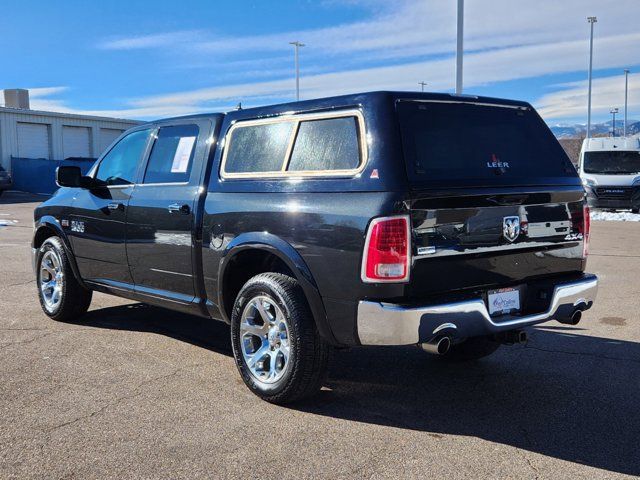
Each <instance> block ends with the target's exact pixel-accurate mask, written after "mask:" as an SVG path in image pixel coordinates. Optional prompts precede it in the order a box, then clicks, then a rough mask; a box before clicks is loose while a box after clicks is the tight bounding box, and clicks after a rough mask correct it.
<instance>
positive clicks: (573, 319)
mask: <svg viewBox="0 0 640 480" xmlns="http://www.w3.org/2000/svg"><path fill="white" fill-rule="evenodd" d="M580 320H582V310H580V309H579V308H577V309H576V310H574V312H573V313H572V314H571V316H570V317H564V318H560V319H558V321H559V322H560V323H564V324H565V325H577V324H578V323H580Z"/></svg>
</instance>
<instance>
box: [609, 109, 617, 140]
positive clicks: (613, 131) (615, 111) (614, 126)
mask: <svg viewBox="0 0 640 480" xmlns="http://www.w3.org/2000/svg"><path fill="white" fill-rule="evenodd" d="M609 113H610V114H611V115H613V122H612V123H613V125H612V128H611V136H612V137H615V136H616V113H618V109H617V108H612V109H611V111H610V112H609Z"/></svg>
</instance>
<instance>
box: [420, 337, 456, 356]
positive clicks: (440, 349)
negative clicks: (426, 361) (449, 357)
mask: <svg viewBox="0 0 640 480" xmlns="http://www.w3.org/2000/svg"><path fill="white" fill-rule="evenodd" d="M420 346H421V347H422V349H423V350H424V351H425V352H427V353H431V354H433V355H445V354H446V353H447V352H448V351H449V349H450V348H451V338H449V337H437V338H435V339H433V340H431V341H430V342H427V343H421V344H420Z"/></svg>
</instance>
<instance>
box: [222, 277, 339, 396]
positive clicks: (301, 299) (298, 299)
mask: <svg viewBox="0 0 640 480" xmlns="http://www.w3.org/2000/svg"><path fill="white" fill-rule="evenodd" d="M231 341H232V345H233V354H234V357H235V360H236V365H237V367H238V370H239V372H240V375H241V376H242V380H244V383H245V384H246V385H247V386H248V387H249V389H250V390H251V391H252V392H253V393H255V394H256V395H258V396H259V397H260V398H262V399H264V400H266V401H268V402H272V403H277V404H285V403H290V402H293V401H296V400H300V399H302V398H305V397H308V396H311V395H313V394H314V393H316V392H317V391H318V390H319V389H320V387H321V386H322V382H323V380H324V378H325V374H326V370H327V364H328V358H329V346H328V345H327V344H326V343H325V342H324V341H323V340H322V338H321V337H320V335H319V334H318V331H317V328H316V325H315V322H314V320H313V316H312V314H311V311H310V310H309V306H308V304H307V301H306V298H305V296H304V293H303V292H302V288H301V287H300V286H299V285H298V282H297V281H296V280H295V279H293V278H291V277H289V276H287V275H283V274H280V273H262V274H260V275H256V276H255V277H253V278H251V279H250V280H249V281H248V282H247V283H246V284H245V285H244V287H242V290H240V293H239V294H238V297H237V298H236V301H235V304H234V306H233V312H232V317H231Z"/></svg>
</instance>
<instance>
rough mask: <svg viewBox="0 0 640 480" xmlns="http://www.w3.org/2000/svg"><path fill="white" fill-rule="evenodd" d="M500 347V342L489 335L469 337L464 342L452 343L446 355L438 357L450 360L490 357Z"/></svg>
mask: <svg viewBox="0 0 640 480" xmlns="http://www.w3.org/2000/svg"><path fill="white" fill-rule="evenodd" d="M498 348H500V342H496V341H495V340H493V339H492V338H489V337H472V338H467V339H466V340H464V341H463V342H462V343H458V344H455V345H451V348H450V349H449V351H448V352H447V353H445V354H444V355H440V356H439V357H438V358H440V359H442V360H445V361H450V362H470V361H473V360H479V359H481V358H484V357H488V356H489V355H491V354H492V353H493V352H495V351H496V350H498Z"/></svg>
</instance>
